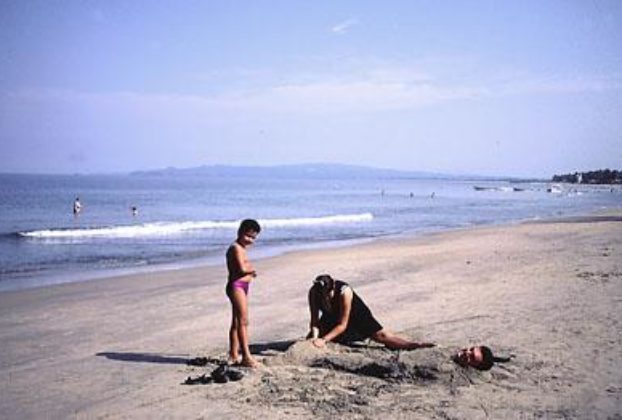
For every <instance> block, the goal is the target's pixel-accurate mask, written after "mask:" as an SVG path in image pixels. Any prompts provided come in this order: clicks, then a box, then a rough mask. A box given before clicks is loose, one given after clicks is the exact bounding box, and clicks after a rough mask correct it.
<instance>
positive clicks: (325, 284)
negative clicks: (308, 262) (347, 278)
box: [313, 274, 335, 293]
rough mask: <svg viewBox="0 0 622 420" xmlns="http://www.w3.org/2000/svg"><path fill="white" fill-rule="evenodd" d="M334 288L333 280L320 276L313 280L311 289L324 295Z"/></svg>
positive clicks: (326, 275) (324, 275) (329, 277)
mask: <svg viewBox="0 0 622 420" xmlns="http://www.w3.org/2000/svg"><path fill="white" fill-rule="evenodd" d="M333 287H335V279H333V278H332V277H331V276H330V275H328V274H320V275H319V276H317V277H316V278H315V280H313V288H314V289H315V290H317V291H321V292H323V293H326V292H328V291H330V290H332V289H333Z"/></svg>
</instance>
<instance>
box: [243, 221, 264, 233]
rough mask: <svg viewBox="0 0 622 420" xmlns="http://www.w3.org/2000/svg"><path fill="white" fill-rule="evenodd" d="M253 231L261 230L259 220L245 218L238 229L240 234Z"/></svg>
mask: <svg viewBox="0 0 622 420" xmlns="http://www.w3.org/2000/svg"><path fill="white" fill-rule="evenodd" d="M248 231H253V232H257V233H259V232H261V226H259V222H257V220H255V219H244V220H242V222H241V223H240V228H239V229H238V234H240V233H244V232H248Z"/></svg>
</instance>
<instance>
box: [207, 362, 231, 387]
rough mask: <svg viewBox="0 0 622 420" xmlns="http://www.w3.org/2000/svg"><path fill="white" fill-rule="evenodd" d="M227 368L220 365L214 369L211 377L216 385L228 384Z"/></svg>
mask: <svg viewBox="0 0 622 420" xmlns="http://www.w3.org/2000/svg"><path fill="white" fill-rule="evenodd" d="M228 370H229V368H228V367H227V365H220V366H218V367H217V368H216V369H214V370H213V371H212V373H211V377H212V379H213V380H214V382H216V383H217V384H224V383H227V382H229V378H228V377H227V371H228Z"/></svg>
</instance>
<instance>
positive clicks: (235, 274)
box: [226, 219, 261, 367]
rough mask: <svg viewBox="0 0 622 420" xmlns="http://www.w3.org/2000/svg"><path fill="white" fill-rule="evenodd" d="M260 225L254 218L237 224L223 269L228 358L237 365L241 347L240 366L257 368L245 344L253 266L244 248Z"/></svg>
mask: <svg viewBox="0 0 622 420" xmlns="http://www.w3.org/2000/svg"><path fill="white" fill-rule="evenodd" d="M260 231H261V227H260V226H259V223H257V221H256V220H252V219H246V220H243V221H242V223H240V228H239V229H238V237H237V239H236V240H235V242H233V243H232V244H231V246H229V249H227V270H228V272H229V276H228V280H227V287H226V293H227V297H228V298H229V301H230V302H231V309H232V312H231V327H230V328H229V361H230V363H234V364H237V363H238V361H239V360H238V359H239V356H240V355H239V351H240V348H241V349H242V362H241V364H242V365H243V366H248V367H257V365H258V363H257V361H256V360H255V359H253V356H252V355H251V352H250V350H249V347H248V290H249V288H250V283H251V281H252V280H253V278H255V277H257V273H256V272H255V269H254V268H253V266H252V265H251V263H250V261H249V260H248V256H247V254H246V247H248V246H250V245H252V244H253V243H254V242H255V240H256V239H257V235H259V232H260Z"/></svg>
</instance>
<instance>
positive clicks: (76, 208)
mask: <svg viewBox="0 0 622 420" xmlns="http://www.w3.org/2000/svg"><path fill="white" fill-rule="evenodd" d="M81 211H82V204H80V197H76V201H74V202H73V215H74V216H77V215H78V214H80V212H81Z"/></svg>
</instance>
